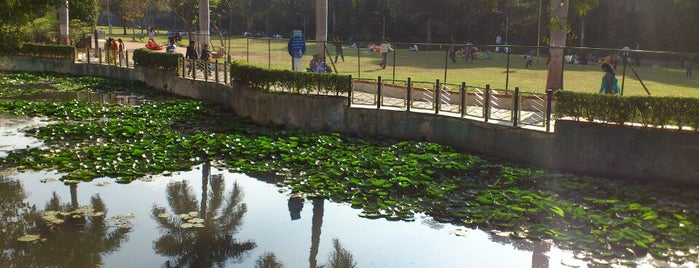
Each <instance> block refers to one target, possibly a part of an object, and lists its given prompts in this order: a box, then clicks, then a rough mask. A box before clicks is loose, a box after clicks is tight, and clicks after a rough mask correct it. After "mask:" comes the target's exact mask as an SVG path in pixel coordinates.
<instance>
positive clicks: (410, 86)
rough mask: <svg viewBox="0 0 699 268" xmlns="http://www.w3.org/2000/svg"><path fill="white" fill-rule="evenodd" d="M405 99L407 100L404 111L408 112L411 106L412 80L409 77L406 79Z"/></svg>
mask: <svg viewBox="0 0 699 268" xmlns="http://www.w3.org/2000/svg"><path fill="white" fill-rule="evenodd" d="M407 98H408V99H407V100H406V104H407V108H406V111H408V112H410V107H412V106H413V80H412V79H411V78H410V77H408V92H407Z"/></svg>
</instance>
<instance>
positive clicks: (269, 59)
mask: <svg viewBox="0 0 699 268" xmlns="http://www.w3.org/2000/svg"><path fill="white" fill-rule="evenodd" d="M267 69H272V38H271V37H267Z"/></svg>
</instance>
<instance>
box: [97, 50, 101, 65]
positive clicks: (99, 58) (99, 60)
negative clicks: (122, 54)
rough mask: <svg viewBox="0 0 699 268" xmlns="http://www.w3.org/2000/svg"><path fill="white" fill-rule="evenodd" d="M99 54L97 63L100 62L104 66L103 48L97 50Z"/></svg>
mask: <svg viewBox="0 0 699 268" xmlns="http://www.w3.org/2000/svg"><path fill="white" fill-rule="evenodd" d="M97 54H98V55H97V61H98V62H99V64H102V49H101V48H97Z"/></svg>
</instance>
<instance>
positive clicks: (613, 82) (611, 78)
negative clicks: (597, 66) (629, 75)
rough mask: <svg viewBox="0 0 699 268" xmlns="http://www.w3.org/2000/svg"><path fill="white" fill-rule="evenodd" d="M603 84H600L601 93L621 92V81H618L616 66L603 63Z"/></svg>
mask: <svg viewBox="0 0 699 268" xmlns="http://www.w3.org/2000/svg"><path fill="white" fill-rule="evenodd" d="M602 71H603V72H604V76H602V86H600V89H599V93H600V94H619V93H620V90H619V83H618V82H617V79H616V75H615V74H614V68H613V67H612V65H610V64H609V63H606V62H605V63H602Z"/></svg>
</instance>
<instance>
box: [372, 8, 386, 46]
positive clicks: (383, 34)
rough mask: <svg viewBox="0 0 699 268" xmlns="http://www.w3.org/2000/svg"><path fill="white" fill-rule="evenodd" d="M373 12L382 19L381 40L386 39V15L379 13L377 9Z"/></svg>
mask: <svg viewBox="0 0 699 268" xmlns="http://www.w3.org/2000/svg"><path fill="white" fill-rule="evenodd" d="M374 14H376V15H381V19H382V21H381V26H382V28H383V30H382V32H381V41H382V42H383V41H384V40H386V15H384V14H383V13H380V12H378V11H374Z"/></svg>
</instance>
